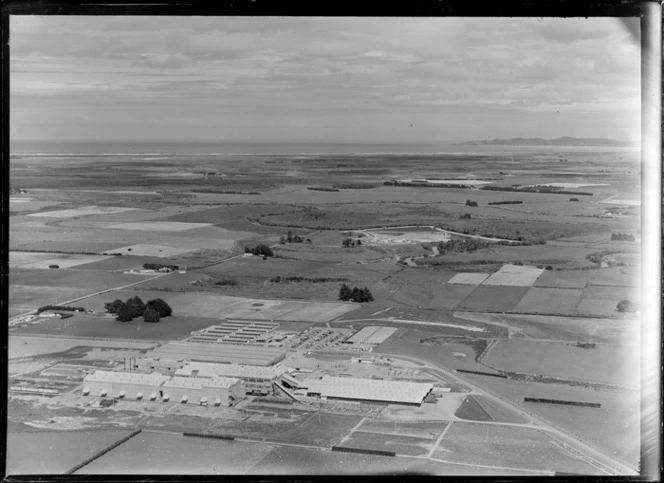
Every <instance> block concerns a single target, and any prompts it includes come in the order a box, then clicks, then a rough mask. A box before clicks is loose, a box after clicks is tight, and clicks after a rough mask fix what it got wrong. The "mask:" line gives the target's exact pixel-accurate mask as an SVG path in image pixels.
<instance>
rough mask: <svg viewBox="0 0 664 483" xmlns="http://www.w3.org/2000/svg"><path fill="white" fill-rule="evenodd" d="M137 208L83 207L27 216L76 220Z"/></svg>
mask: <svg viewBox="0 0 664 483" xmlns="http://www.w3.org/2000/svg"><path fill="white" fill-rule="evenodd" d="M135 209H136V208H127V207H123V206H81V207H80V208H74V209H70V210H57V211H42V212H40V213H33V214H31V215H27V216H38V217H42V218H75V217H79V216H88V215H103V214H106V213H108V214H113V213H123V212H125V211H133V210H135Z"/></svg>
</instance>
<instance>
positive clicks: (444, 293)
mask: <svg viewBox="0 0 664 483" xmlns="http://www.w3.org/2000/svg"><path fill="white" fill-rule="evenodd" d="M397 287H398V286H397ZM473 290H475V286H474V285H454V284H444V283H440V282H439V283H426V279H425V280H424V281H423V283H421V284H417V285H416V284H411V283H409V282H408V281H407V282H405V283H404V284H403V285H402V286H401V288H400V289H399V291H398V292H396V293H395V294H394V295H393V296H392V297H391V300H393V301H395V302H398V303H401V304H404V305H409V306H414V307H427V308H436V309H451V308H453V307H455V306H456V305H458V304H459V303H460V302H461V301H462V300H464V299H466V297H468V296H469V295H470V294H471V293H472V292H473Z"/></svg>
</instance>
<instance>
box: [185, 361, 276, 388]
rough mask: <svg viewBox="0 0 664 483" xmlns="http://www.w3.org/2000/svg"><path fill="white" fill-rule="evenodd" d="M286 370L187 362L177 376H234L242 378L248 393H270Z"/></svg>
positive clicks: (274, 367)
mask: <svg viewBox="0 0 664 483" xmlns="http://www.w3.org/2000/svg"><path fill="white" fill-rule="evenodd" d="M285 372H286V369H285V368H284V367H282V366H273V367H261V366H247V365H241V364H214V363H209V362H187V363H186V364H184V365H183V367H182V368H180V369H178V370H176V371H175V375H176V376H187V377H197V378H215V377H220V376H221V377H232V378H237V379H241V380H242V382H243V384H244V390H245V393H246V394H262V395H266V394H270V393H271V392H272V384H273V383H274V382H275V381H277V380H278V379H279V377H281V375H282V374H284V373H285Z"/></svg>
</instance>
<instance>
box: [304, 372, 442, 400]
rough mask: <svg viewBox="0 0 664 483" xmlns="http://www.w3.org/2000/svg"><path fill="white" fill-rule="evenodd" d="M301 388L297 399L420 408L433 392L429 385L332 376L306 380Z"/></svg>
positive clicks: (431, 386) (431, 385)
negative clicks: (380, 403) (301, 397)
mask: <svg viewBox="0 0 664 483" xmlns="http://www.w3.org/2000/svg"><path fill="white" fill-rule="evenodd" d="M301 384H302V387H303V388H302V389H298V390H297V391H296V392H295V394H296V395H305V396H310V397H320V398H321V399H347V400H353V401H373V402H386V403H398V404H409V405H416V406H420V405H421V404H422V402H423V401H424V398H425V397H426V396H427V395H428V394H429V393H430V392H431V391H432V389H433V384H432V383H423V382H406V381H386V380H380V379H363V378H355V377H332V376H324V377H322V378H320V379H313V378H309V379H305V380H303V381H302V383H301Z"/></svg>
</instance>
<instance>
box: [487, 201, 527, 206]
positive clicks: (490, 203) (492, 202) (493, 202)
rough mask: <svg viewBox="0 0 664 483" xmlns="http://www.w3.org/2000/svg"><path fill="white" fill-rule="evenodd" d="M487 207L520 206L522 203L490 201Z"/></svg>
mask: <svg viewBox="0 0 664 483" xmlns="http://www.w3.org/2000/svg"><path fill="white" fill-rule="evenodd" d="M488 204H489V205H521V204H523V201H490V202H489V203H488Z"/></svg>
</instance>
